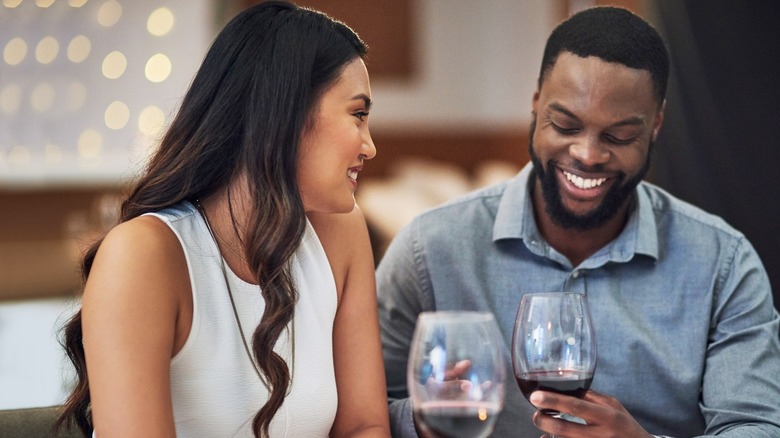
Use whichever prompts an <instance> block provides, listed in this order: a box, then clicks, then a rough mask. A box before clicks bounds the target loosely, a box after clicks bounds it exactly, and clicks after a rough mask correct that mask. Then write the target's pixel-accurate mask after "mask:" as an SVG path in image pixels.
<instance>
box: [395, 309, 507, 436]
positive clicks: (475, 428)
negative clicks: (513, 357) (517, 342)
mask: <svg viewBox="0 0 780 438" xmlns="http://www.w3.org/2000/svg"><path fill="white" fill-rule="evenodd" d="M502 339H503V337H502V336H501V333H500V332H499V330H498V325H497V324H496V320H495V318H494V317H493V314H491V313H487V312H460V311H449V312H423V313H421V314H420V316H419V317H418V319H417V325H416V326H415V330H414V335H413V337H412V345H411V348H410V352H409V362H408V367H407V384H408V388H409V397H410V398H411V402H412V407H413V411H414V418H415V422H416V424H417V427H418V429H420V431H421V432H422V434H423V436H426V437H432V438H479V437H486V436H488V435H490V433H491V432H492V431H493V427H494V426H495V422H496V419H497V418H498V414H499V413H500V412H501V409H502V407H503V404H504V381H505V379H506V355H505V354H504V350H503V348H504V347H503V346H502V343H503V341H502Z"/></svg>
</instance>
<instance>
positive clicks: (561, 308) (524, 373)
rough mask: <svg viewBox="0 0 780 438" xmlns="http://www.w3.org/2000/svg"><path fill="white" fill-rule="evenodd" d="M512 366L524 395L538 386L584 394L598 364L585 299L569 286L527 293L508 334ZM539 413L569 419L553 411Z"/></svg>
mask: <svg viewBox="0 0 780 438" xmlns="http://www.w3.org/2000/svg"><path fill="white" fill-rule="evenodd" d="M512 338H513V339H512V367H513V369H514V373H515V379H516V380H517V384H518V386H520V391H521V392H522V393H523V395H525V397H526V398H529V397H530V396H531V393H532V392H534V391H537V390H541V391H552V392H557V393H560V394H566V395H570V396H574V397H582V396H583V395H585V392H586V391H587V390H588V388H590V384H591V382H592V381H593V373H594V372H595V370H596V356H597V354H596V339H595V334H594V331H593V323H592V321H591V316H590V309H589V308H588V299H587V297H586V296H585V295H583V294H578V293H568V292H548V293H527V294H525V295H523V297H522V298H521V299H520V305H519V306H518V309H517V316H516V318H515V328H514V333H513V336H512ZM542 413H544V414H547V415H552V416H554V417H556V418H564V419H566V420H569V421H579V422H582V421H581V420H580V419H578V418H576V417H573V416H571V415H568V414H562V413H560V412H557V411H553V410H549V409H543V410H542Z"/></svg>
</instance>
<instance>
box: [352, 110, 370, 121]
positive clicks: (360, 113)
mask: <svg viewBox="0 0 780 438" xmlns="http://www.w3.org/2000/svg"><path fill="white" fill-rule="evenodd" d="M355 117H357V118H358V119H360V120H364V119H365V118H366V117H368V112H366V111H358V112H356V113H355Z"/></svg>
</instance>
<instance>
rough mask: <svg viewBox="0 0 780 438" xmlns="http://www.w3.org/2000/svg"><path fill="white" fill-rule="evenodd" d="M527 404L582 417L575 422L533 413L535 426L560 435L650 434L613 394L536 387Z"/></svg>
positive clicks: (566, 437)
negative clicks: (580, 421) (571, 392)
mask: <svg viewBox="0 0 780 438" xmlns="http://www.w3.org/2000/svg"><path fill="white" fill-rule="evenodd" d="M530 401H531V404H533V405H534V406H535V407H536V408H537V409H552V410H555V411H559V412H563V413H566V414H569V415H573V416H575V417H578V418H581V419H583V420H585V423H587V424H578V423H573V422H569V421H566V420H563V419H558V418H554V417H552V416H550V415H545V414H543V413H541V412H536V413H535V414H534V417H533V421H534V424H535V425H536V427H538V428H539V429H541V430H542V431H544V432H547V433H549V434H553V435H555V436H557V437H563V438H613V437H633V438H652V435H650V434H649V433H647V431H646V430H644V429H643V428H642V426H640V425H639V423H637V421H636V420H635V419H634V417H632V416H631V414H629V413H628V411H627V410H626V408H624V407H623V405H622V404H621V403H620V402H619V401H618V400H617V399H615V398H613V397H609V396H606V395H603V394H599V393H597V392H595V391H588V392H586V393H585V396H583V397H582V398H576V397H571V396H567V395H562V394H556V393H554V392H548V391H536V392H534V393H533V394H531V398H530Z"/></svg>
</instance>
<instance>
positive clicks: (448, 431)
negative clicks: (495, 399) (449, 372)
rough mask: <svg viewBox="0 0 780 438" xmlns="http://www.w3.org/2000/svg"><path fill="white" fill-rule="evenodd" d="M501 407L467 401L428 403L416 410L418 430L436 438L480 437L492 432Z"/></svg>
mask: <svg viewBox="0 0 780 438" xmlns="http://www.w3.org/2000/svg"><path fill="white" fill-rule="evenodd" d="M500 410H501V408H500V405H498V404H497V403H485V402H468V401H429V402H424V403H423V404H422V406H420V407H419V408H415V410H414V414H415V417H416V418H417V421H418V424H419V425H420V427H422V428H423V429H425V431H426V432H429V433H431V434H432V435H433V436H435V437H436V438H479V437H486V436H488V435H490V432H492V431H493V426H494V425H495V422H496V419H497V418H498V413H499V412H500Z"/></svg>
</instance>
